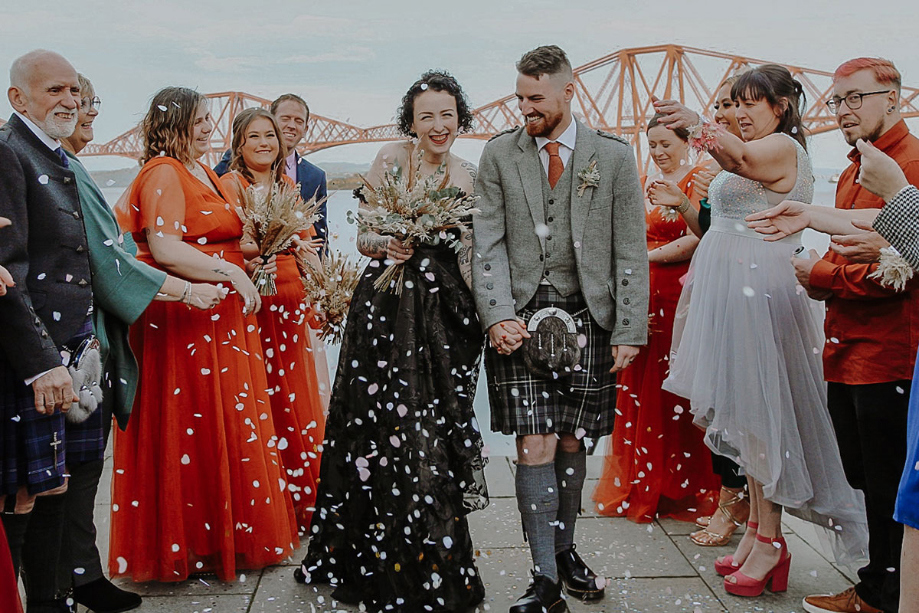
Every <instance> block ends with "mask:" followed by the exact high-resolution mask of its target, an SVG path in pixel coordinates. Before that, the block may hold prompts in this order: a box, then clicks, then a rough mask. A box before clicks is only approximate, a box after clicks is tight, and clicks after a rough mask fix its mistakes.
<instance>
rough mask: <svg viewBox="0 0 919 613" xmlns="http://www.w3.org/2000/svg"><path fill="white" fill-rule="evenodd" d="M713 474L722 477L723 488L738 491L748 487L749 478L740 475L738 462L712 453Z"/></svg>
mask: <svg viewBox="0 0 919 613" xmlns="http://www.w3.org/2000/svg"><path fill="white" fill-rule="evenodd" d="M712 472H714V473H715V474H716V475H718V476H719V477H721V487H727V488H730V489H732V490H736V489H739V488H741V487H745V486H746V485H747V477H746V476H745V475H742V474H740V466H738V465H737V462H735V461H734V460H732V459H730V458H726V457H724V456H723V455H718V454H717V453H712Z"/></svg>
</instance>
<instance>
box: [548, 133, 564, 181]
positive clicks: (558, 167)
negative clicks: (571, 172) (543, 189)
mask: <svg viewBox="0 0 919 613" xmlns="http://www.w3.org/2000/svg"><path fill="white" fill-rule="evenodd" d="M543 147H544V148H545V150H546V153H548V154H549V187H551V188H553V189H554V188H555V184H556V183H558V180H559V179H560V178H561V176H562V173H563V172H565V165H564V164H562V158H561V156H560V155H559V154H558V143H553V142H549V143H546V144H545V145H544V146H543Z"/></svg>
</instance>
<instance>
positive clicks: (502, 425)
mask: <svg viewBox="0 0 919 613" xmlns="http://www.w3.org/2000/svg"><path fill="white" fill-rule="evenodd" d="M551 306H554V307H559V308H561V309H564V310H565V311H567V312H568V313H570V314H571V316H572V317H573V318H574V320H575V323H576V325H577V332H578V334H579V335H584V336H585V337H586V344H585V345H584V347H583V348H582V349H581V360H580V362H579V363H578V364H577V365H576V366H575V368H574V372H572V373H571V374H570V375H569V376H567V377H565V378H563V379H558V380H549V379H541V378H537V377H534V376H533V375H531V374H530V372H529V371H528V370H527V367H526V365H525V364H524V361H523V352H522V351H520V350H519V349H518V350H517V351H515V352H514V353H512V354H511V355H509V356H508V355H502V354H500V353H498V351H497V350H495V349H493V348H491V347H488V348H487V349H486V350H485V376H486V380H487V383H488V399H489V403H490V404H491V429H492V430H493V431H495V432H502V433H504V434H516V435H517V436H522V435H526V434H551V433H563V432H567V433H570V434H574V435H576V436H579V437H586V438H591V439H596V438H599V437H601V436H604V435H606V434H610V433H611V432H612V430H613V420H614V419H615V409H616V391H617V390H616V375H614V374H611V373H610V369H611V368H612V367H613V364H614V363H615V360H613V357H612V351H611V349H610V340H611V338H612V337H611V333H610V332H609V331H608V330H604V329H603V328H601V327H600V325H599V324H598V323H597V322H596V320H595V319H594V318H593V317H592V316H591V315H590V311H588V309H587V305H586V304H585V303H584V299H583V298H582V296H581V294H580V293H579V292H578V293H575V294H573V295H571V296H567V297H565V296H562V295H561V294H559V293H558V292H557V291H556V290H555V288H553V287H552V286H549V285H540V286H539V288H538V289H537V290H536V295H535V296H534V297H533V299H532V300H531V301H530V302H529V303H528V304H527V305H526V307H524V309H523V310H522V311H520V312H518V314H517V315H518V317H520V318H522V319H523V320H524V321H528V320H529V318H530V317H531V316H532V315H533V314H534V313H535V312H536V311H538V310H540V309H543V308H546V307H551Z"/></svg>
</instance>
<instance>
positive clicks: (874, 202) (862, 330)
mask: <svg viewBox="0 0 919 613" xmlns="http://www.w3.org/2000/svg"><path fill="white" fill-rule="evenodd" d="M874 145H875V146H876V147H877V148H878V149H880V150H881V151H883V152H884V153H886V154H887V155H889V156H890V157H892V158H893V159H894V160H896V161H897V163H898V164H899V165H900V168H902V169H903V172H904V173H906V179H907V181H909V182H910V183H911V184H913V185H916V186H919V138H916V137H915V136H913V135H912V134H910V133H909V128H907V127H906V123H905V122H904V121H900V122H899V123H897V124H896V125H894V126H893V127H892V128H890V129H889V130H888V131H887V132H885V133H884V134H882V135H881V137H880V138H879V139H877V140H876V141H875V142H874ZM848 157H849V160H851V162H852V164H851V165H849V167H848V168H846V169H845V171H843V173H842V174H841V175H840V176H839V183H838V184H837V185H836V208H837V209H879V208H882V207H883V206H884V201H883V200H882V199H881V198H879V197H877V196H875V195H874V194H872V193H871V192H869V191H868V190H866V189H864V188H863V187H862V186H861V185H859V184H858V183H856V179H857V178H858V171H859V169H860V168H861V155H860V154H859V153H858V150H857V149H853V150H852V151H851V152H850V153H849V156H848ZM877 266H878V265H877V264H852V263H850V262H849V260H847V259H846V258H844V257H843V256H841V255H838V254H836V253H834V252H832V251H829V252H827V254H826V255H825V256H823V259H822V260H820V261H818V262H817V264H816V265H815V266H814V268H813V270H812V271H811V276H810V285H811V287H813V288H816V289H824V290H830V291H832V292H833V297H832V298H830V299H829V300H827V302H826V322H825V324H824V326H825V330H826V347H825V348H824V351H823V370H824V376H825V378H826V380H827V381H831V382H836V383H846V384H849V385H861V384H866V383H884V382H888V381H898V380H901V379H912V377H913V365H914V363H915V358H916V348H917V345H919V279H917V278H914V279H913V280H912V281H911V282H910V283H909V284H908V285H907V287H906V289H905V290H904V291H902V292H897V291H894V290H893V289H890V288H887V287H883V286H882V285H881V284H880V283H879V282H878V281H879V280H876V279H869V278H868V275H869V274H871V273H872V272H874V271H875V270H876V269H877Z"/></svg>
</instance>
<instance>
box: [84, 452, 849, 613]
mask: <svg viewBox="0 0 919 613" xmlns="http://www.w3.org/2000/svg"><path fill="white" fill-rule="evenodd" d="M108 461H109V465H108V466H107V468H106V472H105V474H104V475H103V484H102V488H101V490H102V492H101V493H100V496H99V499H98V501H97V502H98V504H97V508H96V522H97V524H96V525H97V526H98V527H99V530H100V538H99V540H100V549H101V550H102V555H103V560H104V559H105V556H106V555H107V550H108V530H107V527H108V523H109V517H108V512H109V494H108V490H109V488H108V484H109V483H110V479H111V466H110V464H111V458H109V459H108ZM602 461H603V458H602V457H600V456H593V457H590V458H589V459H588V481H587V483H586V485H585V488H584V491H585V494H584V504H583V507H584V509H585V514H584V515H583V516H582V517H581V519H580V520H579V521H578V526H577V535H576V540H577V542H578V551H579V553H581V555H582V556H583V557H584V559H585V560H586V561H587V563H588V564H589V565H590V566H591V567H592V568H593V569H594V570H595V571H597V573H602V574H603V575H605V576H607V577H609V578H610V581H611V584H610V586H609V587H608V588H607V594H606V598H605V599H604V600H602V601H600V602H596V603H591V604H586V603H581V602H579V601H574V600H569V601H568V605H569V608H570V609H571V611H572V613H601V612H604V613H606V612H609V613H613V612H616V613H618V612H630V613H631V612H635V613H638V612H649V613H650V612H655V613H670V612H673V613H677V612H688V613H710V612H724V611H727V612H730V613H746V612H757V613H758V612H763V613H770V612H772V613H792V612H797V613H803V608H802V607H801V599H802V598H803V597H804V596H805V595H807V594H812V593H815V592H836V591H841V590H843V589H845V588H847V587H848V586H849V585H851V577H850V576H847V574H846V572H847V571H841V570H840V569H838V568H836V567H835V566H834V565H833V564H831V563H830V562H829V561H828V560H827V559H826V558H825V557H824V554H823V552H822V551H821V550H820V548H819V545H818V543H817V536H816V533H815V532H814V531H813V529H811V528H810V527H809V526H808V525H806V524H804V523H803V522H800V521H798V520H796V519H794V518H788V519H787V520H786V529H787V535H786V538H787V540H788V546H789V548H790V550H791V552H792V556H793V560H792V573H793V574H792V577H791V581H790V585H789V590H788V592H786V593H784V594H771V593H769V592H767V593H766V594H764V595H763V596H762V597H760V598H756V599H752V600H751V599H742V598H736V597H733V596H730V595H728V594H727V593H726V592H725V591H724V588H723V587H722V584H721V581H720V577H718V576H717V575H716V574H715V571H714V568H713V566H712V564H713V561H714V559H715V557H717V556H719V555H723V554H726V553H730V552H731V551H733V545H734V544H736V541H737V540H738V539H739V536H735V537H734V543H733V544H732V545H730V546H726V547H721V548H703V547H697V546H696V545H694V544H692V542H691V541H689V539H688V538H687V535H688V534H689V532H691V531H692V530H693V529H694V526H692V525H690V524H686V523H682V522H677V521H672V520H661V521H658V522H655V523H652V524H645V525H639V524H634V523H632V522H630V521H628V520H625V519H623V518H608V517H602V516H599V515H597V514H596V512H595V511H594V506H593V504H592V503H591V501H590V495H591V493H592V492H593V490H594V487H595V486H596V484H597V479H598V478H599V476H600V471H601V468H602ZM487 477H488V485H489V490H490V493H491V496H492V502H491V505H489V507H488V508H487V509H485V510H484V511H480V512H477V513H473V514H472V515H471V516H470V519H469V522H470V526H471V529H472V538H473V542H474V543H476V544H477V546H478V560H477V563H478V567H479V570H480V572H481V574H482V577H483V579H484V580H485V584H486V589H487V596H486V600H485V602H483V603H482V604H481V605H479V607H478V609H477V611H480V612H485V611H494V612H504V611H507V609H508V607H509V606H510V605H511V603H513V602H514V600H516V598H517V597H518V596H519V595H520V594H522V593H523V591H524V589H526V586H527V583H528V569H529V568H530V560H529V555H528V552H527V549H526V544H525V543H524V542H523V537H522V534H521V530H520V520H519V517H518V515H517V510H516V504H515V501H514V465H513V461H512V460H511V458H507V457H503V456H500V457H493V458H492V459H491V461H490V462H489V464H488V468H487ZM301 557H302V552H299V553H298V554H297V555H296V556H294V558H293V559H291V560H290V561H289V565H285V566H276V567H272V568H268V569H265V570H263V571H257V572H252V573H247V574H246V575H245V576H241V577H240V578H239V580H238V581H236V582H233V583H223V582H220V581H217V580H216V579H213V578H196V579H193V580H189V581H185V582H183V583H178V584H161V583H151V584H144V585H134V584H131V583H130V582H126V581H121V585H123V586H124V587H126V588H128V589H133V590H136V591H139V592H141V593H142V594H143V596H144V604H143V605H142V606H141V608H140V609H138V611H139V612H140V613H153V612H158V613H269V612H270V613H299V612H303V613H320V612H335V611H341V612H343V613H351V612H356V611H359V609H357V608H355V607H348V606H345V605H340V604H339V603H337V602H335V601H333V600H332V598H331V595H330V593H331V592H330V589H329V588H328V587H327V586H322V587H312V586H303V585H299V584H297V583H295V582H294V580H293V577H292V574H293V570H294V568H295V565H296V564H297V563H298V561H299V560H300V558H301ZM80 613H85V609H82V608H81V609H80Z"/></svg>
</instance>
